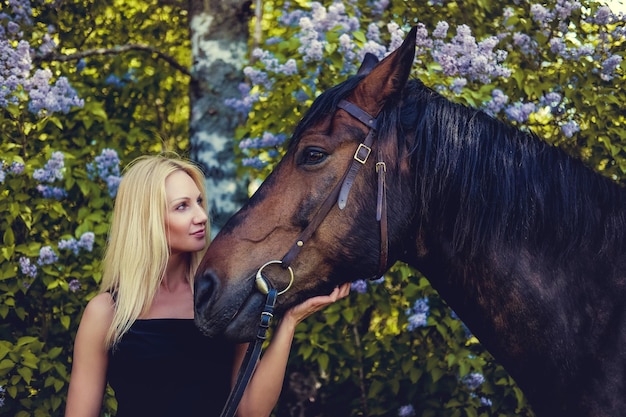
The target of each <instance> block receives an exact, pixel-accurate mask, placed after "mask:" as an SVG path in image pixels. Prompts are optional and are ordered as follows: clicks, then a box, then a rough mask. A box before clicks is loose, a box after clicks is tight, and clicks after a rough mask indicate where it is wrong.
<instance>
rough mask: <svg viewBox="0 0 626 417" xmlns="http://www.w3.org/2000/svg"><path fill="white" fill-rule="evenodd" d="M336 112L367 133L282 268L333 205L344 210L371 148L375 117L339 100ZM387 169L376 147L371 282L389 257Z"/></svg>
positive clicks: (383, 271) (286, 265) (287, 263)
mask: <svg viewBox="0 0 626 417" xmlns="http://www.w3.org/2000/svg"><path fill="white" fill-rule="evenodd" d="M337 107H339V108H340V109H343V110H345V111H346V112H348V114H350V115H351V116H352V117H354V118H356V119H357V120H359V121H360V122H361V123H363V124H365V125H366V126H367V127H369V132H368V133H367V136H366V137H365V139H364V140H363V142H362V143H360V144H359V146H358V147H357V149H356V151H355V152H354V157H353V158H352V162H351V163H350V166H349V167H348V169H347V170H346V172H345V174H344V176H343V178H342V179H341V180H340V181H339V182H338V183H337V185H336V186H335V187H334V188H333V189H332V191H331V192H330V194H329V195H328V197H326V200H324V202H323V203H322V205H321V206H320V208H319V210H318V211H317V213H315V216H313V218H312V219H311V222H310V223H309V224H308V225H307V227H305V228H304V230H303V231H302V232H301V233H300V236H298V239H297V240H296V242H295V243H294V244H293V245H292V246H291V248H289V250H288V251H287V253H286V254H285V256H284V257H283V259H282V267H283V268H288V267H289V266H290V265H291V263H292V262H293V260H294V259H295V258H296V256H297V255H298V253H300V250H301V249H302V247H303V246H304V243H305V242H306V241H308V240H309V238H310V237H311V236H313V233H315V231H316V230H317V228H318V227H319V225H320V224H321V223H322V221H323V220H324V218H325V217H326V215H328V212H330V210H331V209H332V207H333V205H334V204H335V202H337V205H338V206H339V209H341V210H343V209H344V208H345V207H346V204H347V201H348V194H349V193H350V189H351V188H352V184H353V183H354V179H355V177H356V175H357V174H358V172H359V170H360V168H361V167H362V166H363V165H365V163H366V162H367V159H368V158H369V156H370V153H371V152H372V145H373V143H374V137H375V132H376V126H377V120H376V118H375V117H372V116H371V115H369V114H368V113H367V112H366V111H364V110H362V109H361V108H360V107H358V106H356V105H355V104H353V103H350V102H349V101H346V100H341V101H340V102H339V104H338V105H337ZM386 171H387V167H386V165H385V162H384V161H383V158H382V152H381V150H380V146H379V147H378V162H377V163H376V172H377V173H378V196H377V201H376V220H377V221H378V222H379V223H380V262H379V267H378V273H377V275H376V276H374V277H372V279H377V278H379V277H381V276H382V275H383V274H384V273H385V271H386V270H387V259H388V256H389V242H388V238H387V192H386V184H385V174H386Z"/></svg>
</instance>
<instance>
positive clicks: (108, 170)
mask: <svg viewBox="0 0 626 417" xmlns="http://www.w3.org/2000/svg"><path fill="white" fill-rule="evenodd" d="M87 174H88V175H89V178H91V179H95V178H96V176H97V177H98V178H100V179H101V180H102V181H104V182H105V183H106V185H107V189H108V192H109V196H111V197H115V195H116V194H117V188H118V186H119V184H120V181H121V180H122V177H121V176H120V158H119V156H118V155H117V152H116V151H115V150H114V149H110V148H105V149H103V150H102V152H100V155H98V156H96V157H95V158H94V161H93V162H91V163H88V164H87Z"/></svg>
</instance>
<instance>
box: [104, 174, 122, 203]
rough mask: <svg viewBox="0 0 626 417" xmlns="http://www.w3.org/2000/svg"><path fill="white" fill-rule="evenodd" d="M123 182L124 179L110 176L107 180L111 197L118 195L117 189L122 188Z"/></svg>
mask: <svg viewBox="0 0 626 417" xmlns="http://www.w3.org/2000/svg"><path fill="white" fill-rule="evenodd" d="M121 181H122V177H120V176H115V175H109V176H108V177H107V179H106V183H107V188H108V189H109V197H111V198H113V197H115V195H116V194H117V189H118V188H119V186H120V182H121Z"/></svg>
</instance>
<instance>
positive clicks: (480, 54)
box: [432, 25, 511, 84]
mask: <svg viewBox="0 0 626 417" xmlns="http://www.w3.org/2000/svg"><path fill="white" fill-rule="evenodd" d="M497 43H498V40H497V38H495V37H490V38H487V39H485V40H483V41H481V42H479V43H476V40H475V39H474V37H473V36H472V34H471V30H470V28H469V27H468V26H466V25H461V26H459V27H458V28H457V34H456V35H455V36H454V37H453V38H452V40H451V41H450V42H449V43H443V42H441V41H438V43H437V45H436V46H437V48H436V49H434V50H433V51H432V56H433V59H434V60H435V61H436V62H437V63H438V64H439V65H441V68H442V71H443V73H444V74H445V75H447V76H464V77H466V78H468V79H469V80H470V81H474V80H478V81H480V82H482V83H485V84H487V83H489V82H490V81H491V79H492V77H505V78H506V77H509V76H510V75H511V70H509V69H507V68H505V67H504V66H502V65H501V64H500V62H502V61H503V60H504V59H505V58H506V52H505V51H501V50H498V51H495V52H494V51H493V49H494V48H495V46H496V45H497Z"/></svg>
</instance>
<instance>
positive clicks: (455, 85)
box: [450, 78, 467, 94]
mask: <svg viewBox="0 0 626 417" xmlns="http://www.w3.org/2000/svg"><path fill="white" fill-rule="evenodd" d="M466 85H467V79H465V78H455V79H453V80H452V84H451V85H450V91H452V92H453V93H454V94H461V93H462V92H463V87H465V86H466Z"/></svg>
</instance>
